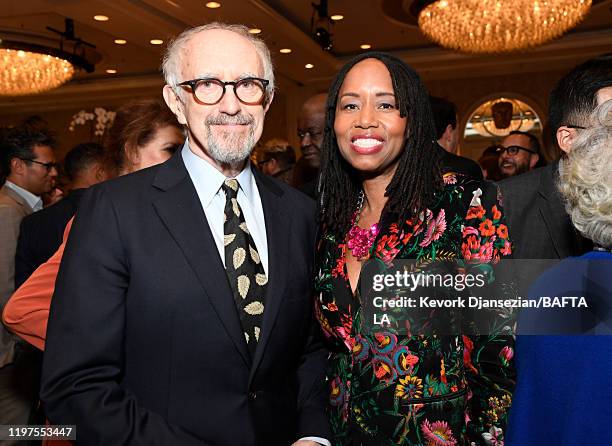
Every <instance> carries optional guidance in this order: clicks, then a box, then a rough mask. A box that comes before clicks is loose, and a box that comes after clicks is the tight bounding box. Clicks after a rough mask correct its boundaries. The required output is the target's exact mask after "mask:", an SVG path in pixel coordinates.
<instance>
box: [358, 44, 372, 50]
mask: <svg viewBox="0 0 612 446" xmlns="http://www.w3.org/2000/svg"><path fill="white" fill-rule="evenodd" d="M359 48H361V49H362V50H369V49H370V48H372V45H370V44H369V43H364V44H363V45H360V46H359Z"/></svg>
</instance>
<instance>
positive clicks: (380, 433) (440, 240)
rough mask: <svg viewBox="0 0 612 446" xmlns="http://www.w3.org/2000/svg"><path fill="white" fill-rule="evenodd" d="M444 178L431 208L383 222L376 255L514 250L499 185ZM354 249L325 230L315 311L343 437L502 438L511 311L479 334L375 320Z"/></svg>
mask: <svg viewBox="0 0 612 446" xmlns="http://www.w3.org/2000/svg"><path fill="white" fill-rule="evenodd" d="M444 183H445V187H444V189H443V191H441V192H439V193H438V194H437V195H436V201H437V203H436V205H435V206H432V208H431V209H427V210H426V211H425V212H423V213H421V215H419V216H418V217H415V218H412V219H409V220H407V221H405V222H403V223H402V224H397V223H392V224H389V225H387V226H386V227H385V225H384V222H383V227H382V228H381V230H380V233H379V235H378V237H377V240H376V241H375V242H374V245H373V246H372V248H371V250H370V261H375V262H378V264H380V265H383V269H385V268H388V269H389V270H391V269H392V267H393V264H394V262H395V263H397V262H398V261H399V260H403V259H415V260H416V261H424V262H431V261H434V260H436V259H440V258H444V259H449V258H450V259H456V260H457V261H459V262H464V263H465V264H467V265H468V266H469V264H472V263H480V264H481V266H482V265H484V266H486V267H488V268H491V270H493V269H494V268H496V266H495V265H496V264H497V263H498V261H499V260H500V259H501V258H503V257H507V256H510V254H511V244H510V242H509V240H508V230H507V227H506V225H505V224H504V217H503V214H502V207H501V200H500V197H499V194H498V192H497V188H496V187H495V186H494V185H493V184H491V183H486V182H482V181H476V180H472V179H469V178H467V177H462V176H455V175H453V174H447V175H445V176H444ZM345 250H346V246H345V240H344V237H336V236H335V235H334V234H330V233H325V232H323V234H322V236H321V238H320V240H319V245H318V265H317V269H318V276H317V279H316V290H317V301H316V304H315V311H316V316H317V319H318V321H319V323H320V325H321V327H322V330H323V332H324V334H325V336H326V338H327V341H328V345H329V348H330V351H331V354H330V366H329V370H328V375H327V376H328V382H329V386H330V399H329V402H330V406H329V408H330V409H329V411H330V422H331V426H332V431H333V433H334V439H333V441H334V444H336V445H406V446H417V445H427V446H456V445H472V444H474V445H503V432H504V430H505V423H506V416H507V411H508V408H509V406H510V403H511V394H512V390H513V387H514V367H513V363H512V357H513V342H514V340H513V338H512V336H510V335H507V334H503V333H506V332H507V331H506V330H508V327H509V326H510V325H511V324H512V323H513V321H512V320H511V319H512V315H511V314H508V313H506V314H499V315H497V316H496V317H494V318H492V319H490V320H489V322H490V326H488V327H486V328H485V329H484V330H482V333H483V334H480V335H475V332H469V333H468V332H465V333H463V332H461V331H460V330H459V331H458V332H455V334H451V335H448V334H441V335H437V334H436V332H435V330H433V332H432V333H430V334H412V333H406V332H405V331H402V330H399V329H398V328H399V327H397V326H395V327H394V326H393V325H391V326H389V327H385V328H384V329H380V330H377V329H374V328H371V327H372V325H371V321H367V322H365V321H364V319H365V316H364V314H363V307H362V302H361V296H360V293H359V286H358V288H357V291H356V294H355V295H353V294H352V292H351V288H350V284H349V282H348V279H347V275H346V268H345V255H344V254H345ZM362 276H363V269H362ZM360 280H361V279H360ZM367 324H370V326H369V327H368V326H367Z"/></svg>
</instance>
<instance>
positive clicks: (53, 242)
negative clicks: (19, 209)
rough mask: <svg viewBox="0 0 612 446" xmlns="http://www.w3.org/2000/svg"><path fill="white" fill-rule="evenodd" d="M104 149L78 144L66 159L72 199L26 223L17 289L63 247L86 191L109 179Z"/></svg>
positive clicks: (19, 251) (17, 267)
mask: <svg viewBox="0 0 612 446" xmlns="http://www.w3.org/2000/svg"><path fill="white" fill-rule="evenodd" d="M103 158H104V148H103V147H102V146H101V145H100V144H96V143H93V142H90V143H83V144H78V145H77V146H75V147H74V148H73V149H71V150H70V151H69V152H68V153H67V154H66V157H65V158H64V171H65V174H66V177H67V180H68V189H69V192H68V196H66V197H65V198H63V199H62V200H60V201H59V202H57V203H55V204H54V205H51V206H49V207H46V208H45V209H43V210H42V211H40V212H35V213H33V214H32V215H29V216H27V217H25V218H24V219H23V221H22V222H21V229H20V231H19V240H18V242H17V250H16V255H15V287H16V288H18V287H19V286H21V284H22V283H23V282H25V281H26V280H27V279H28V277H30V274H32V273H33V272H34V271H35V270H36V268H38V267H39V266H40V265H41V264H43V263H44V262H46V261H47V260H48V259H49V257H51V256H52V255H53V253H54V252H55V251H56V250H57V248H58V247H59V245H60V244H61V243H62V236H63V234H64V229H65V228H66V223H68V220H70V219H71V218H72V217H73V216H74V214H75V213H76V211H77V208H78V206H79V201H80V200H81V197H82V196H83V193H84V192H85V190H86V189H87V188H88V187H90V186H92V185H94V184H96V183H99V182H100V181H104V180H105V179H106V174H105V172H104V168H103Z"/></svg>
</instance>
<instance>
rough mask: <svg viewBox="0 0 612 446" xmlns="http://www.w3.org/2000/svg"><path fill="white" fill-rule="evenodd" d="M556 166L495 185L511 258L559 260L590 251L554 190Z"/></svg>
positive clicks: (536, 170)
mask: <svg viewBox="0 0 612 446" xmlns="http://www.w3.org/2000/svg"><path fill="white" fill-rule="evenodd" d="M558 168H559V163H558V162H557V163H551V164H549V165H548V166H546V167H541V168H539V169H534V170H532V171H530V172H526V173H523V174H521V175H516V176H514V177H510V178H507V179H505V180H503V181H501V182H500V183H499V187H500V190H501V193H502V196H503V204H504V209H505V211H506V220H507V222H508V229H509V234H510V238H511V239H512V242H513V256H514V258H517V259H563V258H565V257H568V256H578V255H581V254H584V253H585V252H587V251H588V250H589V249H590V246H592V245H590V244H589V242H588V241H587V240H585V239H584V238H583V237H581V236H580V234H578V232H577V231H576V230H575V229H574V227H573V226H572V223H571V221H570V218H569V216H568V215H567V212H565V207H564V204H563V201H562V198H561V195H560V194H559V191H558V190H557V186H556V182H557V179H558Z"/></svg>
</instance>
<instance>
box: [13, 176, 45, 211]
mask: <svg viewBox="0 0 612 446" xmlns="http://www.w3.org/2000/svg"><path fill="white" fill-rule="evenodd" d="M4 184H6V186H7V187H8V188H10V189H12V190H13V191H14V192H15V193H16V194H17V195H19V196H20V197H21V198H23V199H24V200H25V202H26V203H27V204H28V206H30V208H32V210H34V211H38V210H40V209H42V205H43V202H42V198H40V197H39V196H38V195H34V194H33V193H32V192H30V191H29V190H27V189H24V188H23V187H20V186H17V185H16V184H15V183H12V182H10V181H9V180H6V182H5V183H4Z"/></svg>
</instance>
